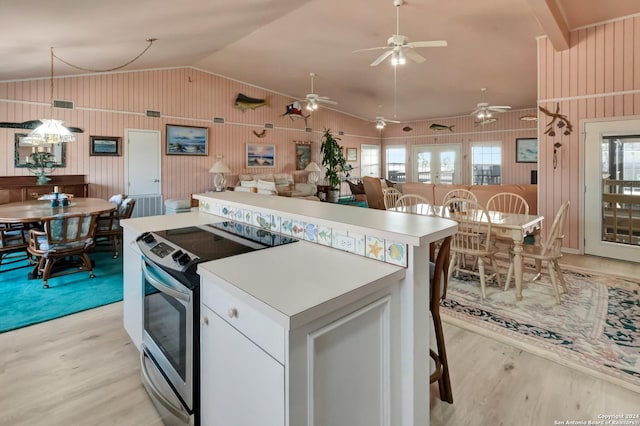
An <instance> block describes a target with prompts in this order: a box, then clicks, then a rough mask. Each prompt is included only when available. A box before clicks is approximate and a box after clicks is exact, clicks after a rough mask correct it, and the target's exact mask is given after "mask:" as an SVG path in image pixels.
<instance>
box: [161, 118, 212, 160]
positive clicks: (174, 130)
mask: <svg viewBox="0 0 640 426" xmlns="http://www.w3.org/2000/svg"><path fill="white" fill-rule="evenodd" d="M167 155H209V128H208V127H194V126H178V125H175V124H167Z"/></svg>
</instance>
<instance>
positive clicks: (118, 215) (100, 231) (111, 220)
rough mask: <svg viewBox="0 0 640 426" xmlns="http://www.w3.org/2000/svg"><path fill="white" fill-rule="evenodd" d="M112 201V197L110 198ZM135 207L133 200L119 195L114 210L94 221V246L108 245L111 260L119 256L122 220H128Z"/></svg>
mask: <svg viewBox="0 0 640 426" xmlns="http://www.w3.org/2000/svg"><path fill="white" fill-rule="evenodd" d="M112 199H114V197H112ZM135 205H136V200H135V198H129V197H127V196H126V195H121V198H120V203H119V204H118V205H117V207H116V209H115V210H112V211H110V212H107V213H103V214H101V215H99V216H98V218H97V219H96V233H95V240H96V246H99V245H104V243H106V244H108V245H109V246H110V247H111V250H112V251H113V258H114V259H116V258H117V257H118V255H119V254H120V243H121V242H122V226H121V225H120V221H121V220H122V219H129V218H130V217H131V215H132V214H133V209H134V207H135Z"/></svg>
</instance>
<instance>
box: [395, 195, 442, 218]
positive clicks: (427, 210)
mask: <svg viewBox="0 0 640 426" xmlns="http://www.w3.org/2000/svg"><path fill="white" fill-rule="evenodd" d="M417 205H421V208H420V210H416V211H413V210H410V211H409V210H408V211H407V213H412V214H421V215H424V216H433V215H434V212H433V208H432V206H431V202H430V201H429V200H427V199H426V198H425V197H423V196H422V195H417V194H405V195H403V196H401V197H400V198H398V200H397V201H396V207H410V206H417Z"/></svg>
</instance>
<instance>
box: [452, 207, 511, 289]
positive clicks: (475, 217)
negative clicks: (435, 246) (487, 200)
mask: <svg viewBox="0 0 640 426" xmlns="http://www.w3.org/2000/svg"><path fill="white" fill-rule="evenodd" d="M462 201H464V202H465V206H466V207H465V210H464V211H454V210H453V209H454V206H459V205H460V203H461V202H462ZM447 212H451V213H447ZM447 214H448V216H447ZM442 215H443V216H446V217H449V218H450V219H453V220H455V221H456V222H458V232H457V233H456V234H455V235H454V236H453V240H452V242H451V253H452V255H451V262H450V265H449V277H448V278H451V275H452V273H453V272H456V274H457V273H459V272H464V273H467V274H471V275H475V276H478V277H479V278H480V290H481V296H482V300H483V301H484V299H485V298H486V297H487V295H486V281H487V280H488V279H491V278H495V280H496V281H497V282H498V285H501V284H500V271H499V269H498V265H497V263H496V257H495V255H496V253H497V251H498V248H497V247H496V246H495V245H494V243H493V239H492V234H491V218H490V216H489V213H488V212H487V209H485V208H484V207H482V206H481V205H480V204H478V203H477V202H476V201H472V200H461V199H458V198H451V199H450V200H449V201H447V203H446V204H444V205H443V209H442ZM466 256H470V257H473V258H474V260H475V262H474V264H477V270H476V269H475V268H473V266H472V267H467V265H466V263H465V262H463V259H464V258H465V257H466ZM484 259H488V260H489V263H490V264H491V268H492V269H493V272H492V273H491V274H487V273H486V271H485V261H484Z"/></svg>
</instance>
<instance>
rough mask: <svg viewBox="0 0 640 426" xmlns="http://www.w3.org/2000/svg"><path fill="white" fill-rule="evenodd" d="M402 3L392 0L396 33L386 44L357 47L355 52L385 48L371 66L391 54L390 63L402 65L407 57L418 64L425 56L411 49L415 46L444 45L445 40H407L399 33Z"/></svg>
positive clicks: (379, 62)
mask: <svg viewBox="0 0 640 426" xmlns="http://www.w3.org/2000/svg"><path fill="white" fill-rule="evenodd" d="M403 3H404V1H403V0H393V5H394V6H395V7H396V34H392V35H391V37H389V39H388V40H387V45H386V46H382V47H372V48H369V49H358V50H354V51H353V53H356V52H366V51H369V50H386V52H384V53H383V54H382V55H380V56H378V57H377V58H376V60H375V61H373V62H371V66H372V67H375V66H377V65H379V64H381V63H382V61H384V60H385V59H387V58H388V57H389V56H391V65H394V66H395V65H404V64H405V63H406V62H407V58H409V59H411V60H412V61H413V62H416V63H418V64H420V63H422V62H424V61H425V58H424V57H423V56H421V55H420V54H418V53H417V52H415V51H414V50H413V49H414V48H416V47H446V46H447V42H446V41H445V40H436V41H414V42H409V38H408V37H407V36H403V35H400V6H402V4H403Z"/></svg>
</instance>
